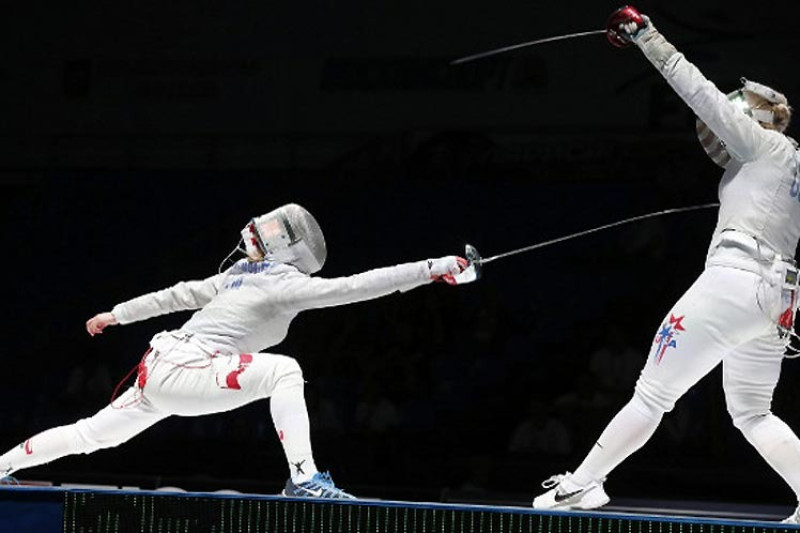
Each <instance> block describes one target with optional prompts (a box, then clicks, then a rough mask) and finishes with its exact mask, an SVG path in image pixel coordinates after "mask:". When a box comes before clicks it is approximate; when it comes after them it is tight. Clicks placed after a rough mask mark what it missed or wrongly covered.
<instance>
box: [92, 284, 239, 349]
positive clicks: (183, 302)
mask: <svg viewBox="0 0 800 533" xmlns="http://www.w3.org/2000/svg"><path fill="white" fill-rule="evenodd" d="M223 276H224V274H217V275H216V276H212V277H210V278H207V279H204V280H200V281H182V282H180V283H178V284H176V285H174V286H172V287H170V288H168V289H164V290H160V291H156V292H151V293H149V294H145V295H143V296H139V297H137V298H134V299H132V300H128V301H127V302H123V303H121V304H117V305H115V306H114V308H113V309H112V310H111V311H110V312H103V313H98V314H97V315H95V316H94V317H92V318H90V319H89V320H88V321H87V322H86V330H87V331H88V332H89V335H92V336H94V335H97V334H99V333H102V332H103V330H104V329H105V328H106V327H108V326H113V325H116V324H129V323H131V322H137V321H139V320H145V319H148V318H152V317H154V316H159V315H165V314H167V313H173V312H175V311H186V310H190V309H199V308H201V307H203V306H204V305H206V304H207V303H208V302H210V301H211V299H212V298H213V297H214V296H216V294H217V292H218V291H219V287H220V283H221V280H222V277H223Z"/></svg>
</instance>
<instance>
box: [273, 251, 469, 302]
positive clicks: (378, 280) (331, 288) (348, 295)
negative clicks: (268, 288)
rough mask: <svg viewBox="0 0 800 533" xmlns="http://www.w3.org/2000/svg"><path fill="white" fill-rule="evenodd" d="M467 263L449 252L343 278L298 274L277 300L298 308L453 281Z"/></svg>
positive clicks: (290, 280)
mask: <svg viewBox="0 0 800 533" xmlns="http://www.w3.org/2000/svg"><path fill="white" fill-rule="evenodd" d="M466 266H467V261H466V259H463V258H461V257H456V256H448V257H442V258H439V259H428V260H425V261H417V262H415V263H405V264H402V265H396V266H392V267H385V268H378V269H375V270H369V271H367V272H362V273H361V274H355V275H353V276H347V277H342V278H331V279H326V278H314V277H307V276H302V277H300V276H298V277H295V278H292V279H289V280H287V282H286V283H285V284H284V285H283V286H282V287H281V293H280V294H279V295H278V296H277V298H276V300H277V301H278V302H280V303H282V304H285V305H286V306H287V307H291V308H293V309H296V310H298V311H301V310H304V309H314V308H321V307H333V306H337V305H344V304H349V303H355V302H362V301H365V300H372V299H374V298H380V297H381V296H386V295H389V294H392V293H394V292H398V291H400V292H406V291H409V290H411V289H414V288H416V287H419V286H421V285H426V284H428V283H431V282H432V281H441V282H445V283H448V284H454V283H455V282H454V281H453V276H455V275H456V274H459V273H460V272H462V271H463V270H464V268H466Z"/></svg>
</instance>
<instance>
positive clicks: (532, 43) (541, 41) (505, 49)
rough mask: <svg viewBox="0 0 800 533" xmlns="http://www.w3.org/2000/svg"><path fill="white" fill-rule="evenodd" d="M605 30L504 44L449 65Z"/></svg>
mask: <svg viewBox="0 0 800 533" xmlns="http://www.w3.org/2000/svg"><path fill="white" fill-rule="evenodd" d="M605 32H606V30H591V31H579V32H576V33H568V34H566V35H556V36H554V37H545V38H544V39H536V40H535V41H528V42H525V43H519V44H512V45H511V46H504V47H502V48H495V49H494V50H489V51H487V52H481V53H479V54H474V55H471V56H466V57H462V58H459V59H455V60H453V61H451V62H450V64H451V65H460V64H462V63H467V62H469V61H474V60H475V59H482V58H484V57H489V56H493V55H497V54H504V53H506V52H511V51H513V50H519V49H520V48H526V47H528V46H535V45H537V44H544V43H552V42H555V41H565V40H567V39H576V38H578V37H585V36H587V35H597V34H600V33H605Z"/></svg>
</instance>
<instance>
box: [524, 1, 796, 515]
mask: <svg viewBox="0 0 800 533" xmlns="http://www.w3.org/2000/svg"><path fill="white" fill-rule="evenodd" d="M609 31H610V35H609V37H610V38H612V39H613V38H617V39H623V40H627V41H628V42H630V41H633V42H634V43H635V44H636V45H637V46H638V47H639V48H640V49H641V51H642V52H643V53H644V55H645V57H647V59H648V60H649V61H650V62H651V63H652V64H653V65H654V66H655V67H656V69H658V71H659V72H660V73H661V74H662V75H663V77H664V78H666V80H667V82H668V83H669V85H670V86H671V87H672V88H673V89H674V90H675V92H676V93H677V94H678V95H679V96H680V97H681V98H682V99H683V100H684V101H685V102H686V104H688V106H689V107H690V108H691V109H692V111H694V112H695V113H696V114H697V116H698V119H699V121H700V122H699V127H698V131H699V132H700V136H701V142H702V144H703V147H704V148H705V149H706V151H707V152H708V154H709V156H711V158H712V159H713V160H714V161H715V162H717V163H718V164H720V165H721V166H724V168H725V171H724V173H723V175H722V180H721V182H720V185H719V199H720V208H719V215H718V221H717V225H716V228H715V230H714V233H713V236H712V238H711V243H710V247H709V250H708V255H707V259H706V265H705V269H704V271H703V272H702V274H701V275H700V276H699V277H698V279H697V280H696V281H695V282H694V284H693V285H692V286H691V287H690V288H689V289H688V291H687V292H686V293H685V294H684V295H683V296H682V297H681V298H680V299H679V300H678V301H677V303H676V304H675V305H674V307H673V308H672V309H671V310H670V311H669V312H668V313H667V314H666V316H665V318H664V321H663V323H662V324H661V327H660V328H659V329H658V331H657V333H656V336H655V339H654V341H653V344H652V346H651V350H650V354H649V356H648V359H647V362H646V363H645V366H644V369H643V370H642V372H641V375H640V377H639V379H638V381H637V383H636V387H635V390H634V394H633V397H632V399H631V400H630V401H629V402H628V404H627V405H625V406H624V407H623V408H622V409H621V410H620V411H619V413H618V414H617V415H616V416H615V417H614V418H613V419H612V420H611V422H610V423H609V425H608V426H607V427H606V429H605V430H604V431H603V432H602V434H601V435H600V438H599V439H598V440H597V442H596V444H595V445H594V446H593V447H592V449H591V450H590V451H589V453H588V455H587V456H586V458H585V459H584V460H583V462H582V463H581V464H580V466H579V467H578V468H577V469H576V470H575V471H574V473H569V472H567V473H566V474H564V475H556V476H553V477H551V478H550V479H548V480H547V481H545V482H544V483H543V484H542V485H543V486H544V487H545V488H547V489H549V490H548V491H546V492H545V493H543V494H541V495H539V496H538V497H536V498H535V499H534V500H533V506H534V507H535V508H537V509H555V508H566V509H593V508H596V507H600V506H602V505H605V504H606V503H608V501H609V497H608V495H607V494H606V492H605V490H604V489H603V482H604V481H605V479H606V476H607V475H608V474H609V473H610V472H611V471H612V470H613V469H614V468H616V467H617V465H619V464H620V463H621V462H622V461H624V460H625V459H626V458H627V457H628V456H630V455H631V454H632V453H634V452H635V451H636V450H638V449H639V448H640V447H642V446H643V445H644V444H645V443H646V442H647V441H648V439H649V438H650V437H651V436H652V435H653V433H654V431H655V430H656V428H657V426H658V425H659V422H660V421H661V418H662V416H663V415H664V413H667V412H669V411H671V410H672V408H673V407H674V405H675V402H676V401H677V400H678V399H679V398H680V397H681V396H682V395H683V394H684V393H685V392H686V391H687V390H688V389H689V388H690V387H692V386H693V385H694V384H696V383H697V382H698V381H699V380H700V379H701V378H703V377H704V376H705V375H706V374H708V373H709V372H710V371H711V370H712V369H713V368H715V367H716V366H717V365H718V364H719V363H720V362H721V363H722V372H723V387H724V391H725V399H726V403H727V408H728V412H729V414H730V416H731V418H732V420H733V424H734V426H735V427H737V428H738V429H739V430H740V431H741V432H742V434H743V435H744V437H745V438H746V439H747V441H748V442H749V443H750V444H752V445H753V447H755V449H756V450H757V451H758V453H760V454H761V456H762V457H763V458H764V459H765V460H766V462H767V463H768V464H769V465H770V466H771V467H772V468H773V469H774V470H775V471H776V472H777V473H778V474H780V475H781V477H782V478H783V479H784V480H785V481H786V483H787V484H788V485H789V486H790V487H791V488H792V490H794V492H795V493H796V494H797V495H798V500H800V440H798V438H797V436H796V435H795V434H794V432H793V431H792V430H791V429H790V428H789V427H788V426H787V425H786V424H785V423H784V422H783V421H781V420H780V419H779V418H778V417H776V416H775V415H773V414H772V412H771V411H770V408H771V402H772V395H773V391H774V389H775V386H776V384H777V382H778V378H779V375H780V371H781V362H782V361H783V357H784V353H785V349H786V343H787V339H788V338H789V336H790V335H791V333H792V330H793V321H794V314H795V310H796V308H797V302H796V299H797V283H798V281H797V267H796V263H795V261H794V258H793V257H794V254H795V250H796V248H797V243H798V238H799V237H800V202H798V192H799V191H800V176H799V175H798V173H799V172H800V170H799V169H798V164H799V163H800V153H799V152H798V151H797V144H796V143H795V142H794V141H793V140H792V139H791V138H789V137H787V136H786V135H785V134H784V131H785V130H786V127H787V126H788V123H789V119H790V115H791V109H790V108H789V106H788V104H787V101H786V98H785V97H784V96H783V95H782V94H780V93H778V92H777V91H775V90H773V89H770V88H769V87H767V86H765V85H761V84H759V83H755V82H751V81H747V80H744V79H743V80H742V82H743V86H742V88H741V89H739V90H737V91H735V92H733V93H731V94H729V95H725V94H724V93H722V92H720V91H719V90H718V89H717V88H716V87H715V86H714V84H713V83H711V82H710V81H708V80H707V79H706V78H705V77H703V75H702V74H701V73H700V71H699V70H698V69H697V67H695V66H694V65H693V64H692V63H690V62H689V61H687V60H686V58H685V57H684V56H683V54H681V53H679V52H678V51H677V50H676V49H675V47H674V46H673V45H672V44H670V43H669V42H667V40H666V39H665V38H664V37H663V36H662V35H661V34H660V33H659V32H658V31H657V30H656V28H655V27H653V25H652V24H651V23H650V21H649V19H648V18H647V17H644V16H642V15H641V14H640V13H639V12H638V11H636V10H635V9H634V8H631V7H629V6H626V7H625V8H622V9H620V10H618V11H617V12H615V14H614V15H613V16H612V17H611V19H610V20H609ZM787 520H788V521H791V522H794V523H800V507H799V508H798V510H797V511H796V512H795V513H794V514H793V515H792V516H791V517H789V518H788V519H787Z"/></svg>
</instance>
